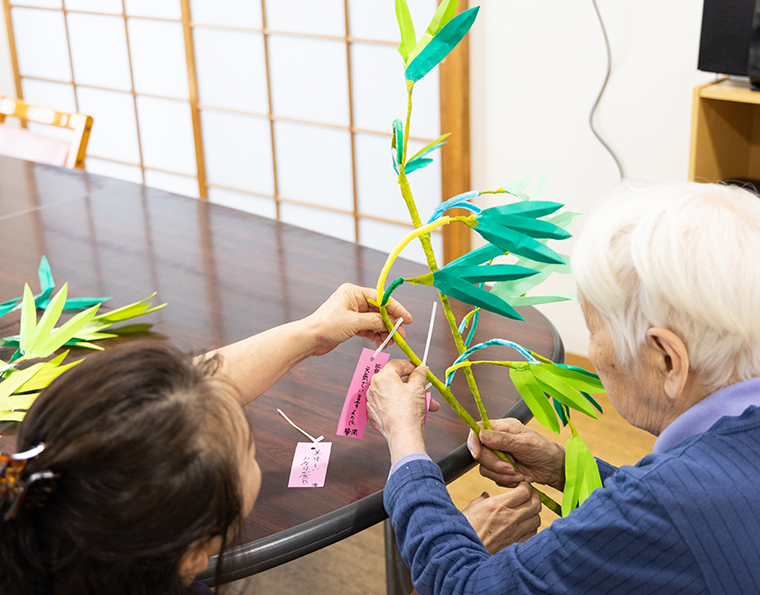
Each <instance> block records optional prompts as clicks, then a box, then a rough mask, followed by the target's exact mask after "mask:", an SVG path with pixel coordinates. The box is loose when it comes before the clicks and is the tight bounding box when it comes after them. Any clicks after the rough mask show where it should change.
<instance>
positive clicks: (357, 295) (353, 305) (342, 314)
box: [305, 283, 412, 355]
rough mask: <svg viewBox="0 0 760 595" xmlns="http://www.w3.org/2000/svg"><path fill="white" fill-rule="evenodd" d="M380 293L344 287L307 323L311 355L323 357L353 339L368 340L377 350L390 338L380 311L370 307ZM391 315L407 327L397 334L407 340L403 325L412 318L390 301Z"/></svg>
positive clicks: (345, 284) (408, 322) (399, 330)
mask: <svg viewBox="0 0 760 595" xmlns="http://www.w3.org/2000/svg"><path fill="white" fill-rule="evenodd" d="M376 297H377V292H376V291H375V290H374V289H369V288H367V287H359V286H357V285H351V284H350V283H344V284H343V285H341V286H340V287H339V288H338V289H337V290H336V291H335V293H333V294H332V295H331V296H330V297H329V298H328V299H327V301H326V302H325V303H324V304H322V305H321V306H320V307H319V308H318V309H317V311H316V312H314V314H312V315H311V316H309V317H308V318H306V319H305V322H306V323H307V324H309V325H310V328H311V329H312V332H313V333H314V336H315V340H316V346H315V349H314V352H313V353H312V355H324V354H326V353H329V352H330V351H332V350H333V349H335V348H336V347H337V346H338V345H340V344H341V343H343V341H346V340H347V339H350V338H351V337H353V336H359V337H366V338H367V339H369V340H370V341H372V342H373V343H374V344H375V346H376V347H379V346H380V343H382V342H383V340H384V339H385V338H386V337H387V336H388V330H387V329H386V328H385V324H384V323H383V319H382V316H381V315H380V310H379V309H378V308H377V307H376V306H373V305H372V304H370V303H369V300H374V299H375V298H376ZM387 309H388V315H389V316H390V317H391V320H392V321H393V322H395V321H396V320H397V319H398V318H403V319H404V323H403V324H402V325H401V326H400V327H399V328H398V330H397V331H396V332H397V333H399V334H400V335H401V336H402V337H406V332H405V331H404V324H410V323H411V322H412V315H411V314H409V312H408V311H407V309H406V308H404V306H402V305H401V304H400V303H399V302H397V301H396V300H394V299H391V300H390V301H389V302H388V304H387Z"/></svg>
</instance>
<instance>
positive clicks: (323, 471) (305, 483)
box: [288, 442, 332, 488]
mask: <svg viewBox="0 0 760 595" xmlns="http://www.w3.org/2000/svg"><path fill="white" fill-rule="evenodd" d="M331 450H332V443H331V442H299V443H298V444H297V445H296V452H295V454H294V455H293V464H292V465H291V467H290V478H289V479H288V487H289V488H321V487H324V485H325V477H326V476H327V465H328V464H329V463H330V451H331Z"/></svg>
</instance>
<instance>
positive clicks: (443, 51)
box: [406, 6, 480, 83]
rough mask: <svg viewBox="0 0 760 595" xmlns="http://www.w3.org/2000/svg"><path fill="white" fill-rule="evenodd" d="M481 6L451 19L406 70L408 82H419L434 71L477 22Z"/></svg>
mask: <svg viewBox="0 0 760 595" xmlns="http://www.w3.org/2000/svg"><path fill="white" fill-rule="evenodd" d="M479 9H480V7H479V6H475V7H474V8H470V9H469V10H465V11H464V12H462V13H461V14H458V15H457V16H455V17H454V18H453V19H451V20H450V21H449V22H448V23H446V25H444V26H443V28H442V29H441V30H440V31H439V32H438V34H437V35H436V36H435V37H433V39H431V40H430V43H428V44H427V45H426V46H425V47H424V48H423V49H422V51H421V52H420V53H419V54H418V55H417V57H415V58H414V59H413V60H412V61H411V63H410V64H409V66H407V68H406V80H408V81H412V82H415V83H416V82H417V81H419V80H420V79H421V78H422V77H424V76H425V75H426V74H427V73H428V72H430V71H431V70H433V68H435V67H436V66H437V65H438V64H439V63H440V62H441V60H443V59H444V58H445V57H446V56H448V55H449V53H450V52H451V50H453V49H454V48H455V47H456V46H457V44H458V43H459V42H460V41H462V38H464V36H465V35H467V32H468V31H469V30H470V27H472V24H473V23H474V22H475V17H476V16H477V15H478V10H479Z"/></svg>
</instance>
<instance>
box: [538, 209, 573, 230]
mask: <svg viewBox="0 0 760 595" xmlns="http://www.w3.org/2000/svg"><path fill="white" fill-rule="evenodd" d="M580 218H581V214H580V213H574V212H572V211H565V212H564V213H560V214H559V215H557V216H555V217H548V218H547V219H545V220H546V221H549V222H550V223H554V225H556V226H557V227H561V228H562V229H564V230H565V231H570V230H571V229H572V228H573V227H575V224H576V223H578V220H579V219H580Z"/></svg>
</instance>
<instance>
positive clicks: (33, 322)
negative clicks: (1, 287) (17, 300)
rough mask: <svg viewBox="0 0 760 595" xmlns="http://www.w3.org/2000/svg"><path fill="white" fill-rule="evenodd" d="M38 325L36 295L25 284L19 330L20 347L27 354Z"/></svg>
mask: <svg viewBox="0 0 760 595" xmlns="http://www.w3.org/2000/svg"><path fill="white" fill-rule="evenodd" d="M36 326H37V307H36V306H35V305H34V297H32V290H31V289H29V285H27V284H24V297H23V301H22V303H21V330H20V331H19V347H20V349H21V351H22V352H23V353H24V354H26V352H27V349H28V348H29V345H30V341H29V339H30V338H31V337H32V335H33V334H34V329H35V327H36Z"/></svg>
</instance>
